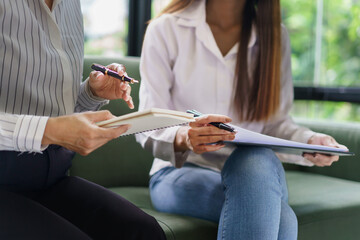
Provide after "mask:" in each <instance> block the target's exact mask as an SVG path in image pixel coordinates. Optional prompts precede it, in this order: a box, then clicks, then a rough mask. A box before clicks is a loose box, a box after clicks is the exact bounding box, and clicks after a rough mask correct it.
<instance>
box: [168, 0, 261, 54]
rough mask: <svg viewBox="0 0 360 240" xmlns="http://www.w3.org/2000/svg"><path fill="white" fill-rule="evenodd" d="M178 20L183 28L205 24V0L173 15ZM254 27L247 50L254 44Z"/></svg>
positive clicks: (197, 1)
mask: <svg viewBox="0 0 360 240" xmlns="http://www.w3.org/2000/svg"><path fill="white" fill-rule="evenodd" d="M174 16H176V17H177V18H178V20H177V23H178V24H179V25H181V26H184V27H198V26H200V25H201V24H203V23H205V22H206V0H195V1H194V2H193V3H192V4H191V6H189V7H187V8H185V9H184V10H183V11H180V12H176V13H174ZM256 38H257V36H256V27H255V25H253V26H252V29H251V36H250V40H249V44H248V48H251V47H253V46H254V45H255V43H256Z"/></svg>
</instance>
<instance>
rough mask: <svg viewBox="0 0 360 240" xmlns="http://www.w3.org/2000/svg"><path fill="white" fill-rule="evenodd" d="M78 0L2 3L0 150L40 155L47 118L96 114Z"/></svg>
mask: <svg viewBox="0 0 360 240" xmlns="http://www.w3.org/2000/svg"><path fill="white" fill-rule="evenodd" d="M83 40H84V33H83V23H82V14H81V8H80V2H79V0H54V4H53V7H52V9H51V10H50V9H49V8H48V6H47V5H46V4H45V1H44V0H21V1H17V0H16V1H14V0H1V1H0V150H11V151H21V152H25V151H27V152H41V150H43V148H42V146H41V140H42V137H43V133H44V130H45V125H46V122H47V119H48V117H52V116H54V117H55V116H60V115H64V114H71V113H73V112H80V111H86V110H97V109H98V108H99V107H100V106H102V105H103V104H104V103H106V101H103V100H101V99H97V98H95V97H94V96H93V95H92V94H91V92H90V90H89V87H88V82H87V81H85V82H84V83H83V84H81V80H82V70H83Z"/></svg>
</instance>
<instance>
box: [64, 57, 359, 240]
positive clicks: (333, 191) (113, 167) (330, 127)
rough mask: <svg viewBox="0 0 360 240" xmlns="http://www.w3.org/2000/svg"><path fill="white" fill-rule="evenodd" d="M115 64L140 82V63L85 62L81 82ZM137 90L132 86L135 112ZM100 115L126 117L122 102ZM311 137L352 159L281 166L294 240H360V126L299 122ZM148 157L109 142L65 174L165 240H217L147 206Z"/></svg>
mask: <svg viewBox="0 0 360 240" xmlns="http://www.w3.org/2000/svg"><path fill="white" fill-rule="evenodd" d="M112 62H119V63H123V64H124V65H125V66H126V67H127V72H128V74H129V75H130V76H132V77H135V78H136V79H140V76H139V58H134V57H123V58H115V59H111V58H98V57H86V58H85V63H84V76H88V74H89V72H90V71H91V69H90V65H91V64H92V63H100V64H103V65H106V64H109V63H112ZM138 87H139V85H138V84H134V85H132V96H133V98H134V103H135V105H136V106H138ZM104 109H109V110H110V111H111V112H112V113H113V114H114V115H122V114H125V113H128V112H130V111H134V110H129V109H128V107H127V105H126V104H125V103H124V102H122V101H118V100H115V101H111V102H110V104H109V105H107V106H105V107H104ZM298 122H299V124H302V125H305V126H307V127H310V128H311V129H313V130H314V131H318V132H323V133H327V134H330V135H332V136H334V137H335V138H336V139H337V140H338V141H339V142H341V143H343V144H345V145H347V146H348V147H349V148H350V149H351V151H354V152H355V153H356V156H354V157H343V158H341V159H340V161H339V162H337V163H335V164H333V166H331V167H324V168H318V167H311V168H309V167H301V166H296V165H285V168H286V175H287V181H288V188H289V201H290V205H291V206H292V207H293V209H294V211H295V213H296V215H297V217H298V221H299V239H316V240H319V239H326V240H331V239H337V240H338V239H341V240H344V239H360V183H359V182H360V159H359V156H360V124H347V123H334V122H328V121H326V122H317V121H316V122H314V121H306V120H299V121H298ZM151 164H152V155H151V154H150V153H149V152H146V151H145V150H143V149H142V148H141V146H140V145H139V144H138V143H137V142H136V141H135V137H134V136H125V137H120V138H118V139H115V140H112V141H110V142H109V143H107V144H106V145H104V146H103V147H101V148H100V149H98V150H96V151H94V152H93V153H91V154H90V155H88V156H86V157H83V156H80V155H76V156H75V159H74V161H73V166H72V168H71V170H70V174H71V175H74V176H80V177H83V178H86V179H88V180H90V181H93V182H96V183H98V184H100V185H103V186H105V187H107V188H109V189H111V190H112V191H114V192H116V193H118V194H120V195H121V196H123V197H124V198H126V199H128V200H129V201H131V202H133V203H134V204H135V205H136V206H138V207H140V208H141V209H143V210H144V211H145V212H147V213H149V214H150V215H152V216H154V217H155V218H156V219H157V220H158V222H159V223H160V225H161V226H162V227H163V229H164V231H165V233H166V236H167V238H168V239H178V240H181V239H184V240H185V239H186V240H191V239H194V240H195V239H196V240H200V239H206V240H209V239H216V232H217V225H216V224H215V223H212V222H208V221H204V220H200V219H195V218H191V217H186V216H179V215H175V214H167V213H161V212H158V211H156V210H155V209H154V208H153V207H152V204H151V200H150V196H149V190H148V181H149V175H148V173H149V169H150V167H151Z"/></svg>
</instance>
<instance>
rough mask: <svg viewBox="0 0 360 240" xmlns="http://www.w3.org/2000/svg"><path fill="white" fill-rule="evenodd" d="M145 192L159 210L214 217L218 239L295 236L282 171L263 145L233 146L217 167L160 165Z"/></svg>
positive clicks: (275, 158) (291, 237)
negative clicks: (228, 155) (210, 168)
mask: <svg viewBox="0 0 360 240" xmlns="http://www.w3.org/2000/svg"><path fill="white" fill-rule="evenodd" d="M150 194H151V199H152V202H153V205H154V207H155V208H156V209H157V210H159V211H161V212H168V213H175V214H181V215H187V216H192V217H196V218H201V219H206V220H210V221H213V222H217V223H219V229H218V239H244V240H251V239H254V240H262V239H271V240H273V239H280V240H281V239H286V240H292V239H296V238H297V219H296V216H295V213H294V212H293V210H292V209H291V208H290V206H289V205H288V203H287V202H288V192H287V186H286V180H285V172H284V169H283V167H282V165H281V162H280V161H279V159H278V158H277V157H276V155H275V154H274V152H273V151H272V150H270V149H267V148H261V147H238V148H237V149H236V150H235V151H234V152H233V153H232V154H231V155H230V157H229V158H228V159H227V161H226V163H225V165H224V167H223V169H222V171H221V173H219V172H216V171H212V170H209V169H206V168H202V167H199V166H196V165H194V164H189V163H186V164H185V165H184V166H183V167H182V168H179V169H177V168H174V167H167V168H163V169H161V170H160V171H158V172H157V173H156V174H154V175H153V176H152V178H151V181H150Z"/></svg>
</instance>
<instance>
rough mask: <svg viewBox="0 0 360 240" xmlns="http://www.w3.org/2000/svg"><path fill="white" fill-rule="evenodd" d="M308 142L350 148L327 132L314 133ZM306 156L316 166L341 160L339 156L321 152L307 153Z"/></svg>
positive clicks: (327, 164)
mask: <svg viewBox="0 0 360 240" xmlns="http://www.w3.org/2000/svg"><path fill="white" fill-rule="evenodd" d="M308 144H315V145H323V146H328V147H336V148H343V149H348V148H347V147H345V146H344V145H341V144H339V143H337V142H336V140H335V139H334V138H333V137H331V136H329V135H326V134H322V133H316V134H314V135H313V136H312V137H311V138H310V139H309V141H308ZM304 158H306V159H307V160H309V161H311V162H313V163H314V164H315V165H316V166H319V167H324V166H330V165H331V164H332V163H333V162H336V161H338V160H339V156H333V155H326V154H321V153H314V154H311V153H305V154H304Z"/></svg>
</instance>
